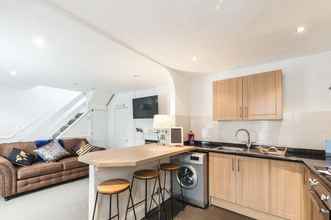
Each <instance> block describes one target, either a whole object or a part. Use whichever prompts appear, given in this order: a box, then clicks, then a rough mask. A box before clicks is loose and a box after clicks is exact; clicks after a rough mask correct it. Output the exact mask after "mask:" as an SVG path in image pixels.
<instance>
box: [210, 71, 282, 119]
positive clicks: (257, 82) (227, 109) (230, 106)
mask: <svg viewBox="0 0 331 220" xmlns="http://www.w3.org/2000/svg"><path fill="white" fill-rule="evenodd" d="M282 117H283V73H282V71H281V70H276V71H272V72H265V73H260V74H255V75H250V76H246V77H241V78H234V79H227V80H219V81H215V82H214V83H213V118H214V120H215V121H226V120H281V119H282Z"/></svg>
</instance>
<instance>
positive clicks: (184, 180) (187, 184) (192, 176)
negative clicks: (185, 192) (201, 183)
mask: <svg viewBox="0 0 331 220" xmlns="http://www.w3.org/2000/svg"><path fill="white" fill-rule="evenodd" d="M177 181H178V184H180V185H181V186H182V187H183V188H185V189H192V188H194V187H196V185H197V184H198V176H197V173H196V170H195V169H194V167H192V166H190V165H182V166H181V167H180V168H179V170H178V172H177Z"/></svg>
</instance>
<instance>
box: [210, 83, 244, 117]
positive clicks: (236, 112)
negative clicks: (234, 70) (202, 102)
mask: <svg viewBox="0 0 331 220" xmlns="http://www.w3.org/2000/svg"><path fill="white" fill-rule="evenodd" d="M242 89H243V80H242V78H235V79H228V80H219V81H215V82H213V98H214V101H213V105H214V106H213V117H214V120H215V121H218V120H241V119H242V97H243V92H242Z"/></svg>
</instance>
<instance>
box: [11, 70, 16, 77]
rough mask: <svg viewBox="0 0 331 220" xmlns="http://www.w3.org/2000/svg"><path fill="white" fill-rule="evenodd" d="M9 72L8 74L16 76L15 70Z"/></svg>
mask: <svg viewBox="0 0 331 220" xmlns="http://www.w3.org/2000/svg"><path fill="white" fill-rule="evenodd" d="M9 74H10V75H11V76H16V75H17V72H16V71H15V70H12V71H10V72H9Z"/></svg>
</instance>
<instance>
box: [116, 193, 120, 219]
mask: <svg viewBox="0 0 331 220" xmlns="http://www.w3.org/2000/svg"><path fill="white" fill-rule="evenodd" d="M116 199H117V220H120V207H119V199H118V193H117V195H116Z"/></svg>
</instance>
